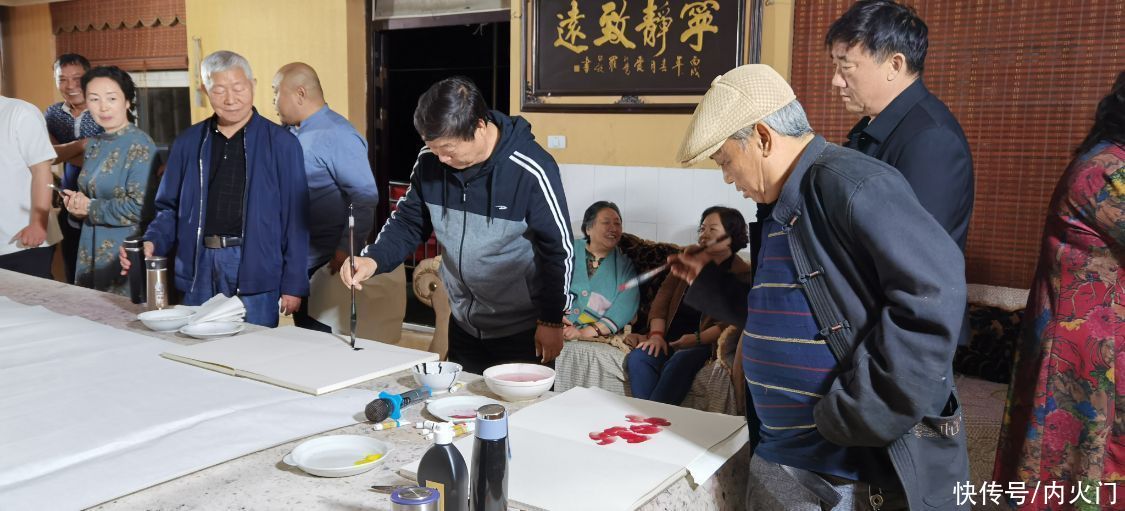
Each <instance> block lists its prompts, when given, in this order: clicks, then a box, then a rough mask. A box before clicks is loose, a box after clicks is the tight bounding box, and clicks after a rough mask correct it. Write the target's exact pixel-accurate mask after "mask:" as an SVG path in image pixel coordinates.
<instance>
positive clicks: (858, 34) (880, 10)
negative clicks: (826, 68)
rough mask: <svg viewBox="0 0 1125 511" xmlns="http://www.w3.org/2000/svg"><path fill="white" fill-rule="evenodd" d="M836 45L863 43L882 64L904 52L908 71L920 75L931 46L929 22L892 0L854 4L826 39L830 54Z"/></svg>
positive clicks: (830, 29) (831, 29) (870, 0)
mask: <svg viewBox="0 0 1125 511" xmlns="http://www.w3.org/2000/svg"><path fill="white" fill-rule="evenodd" d="M836 43H846V44H847V45H848V47H849V48H851V47H852V46H855V45H857V44H862V45H863V48H864V49H866V50H867V52H868V53H870V54H871V55H872V56H874V57H875V60H876V61H878V62H883V61H884V60H886V59H887V57H890V56H891V55H894V54H895V53H901V54H903V55H905V56H906V67H907V69H908V70H909V71H911V72H912V73H914V74H919V75H920V74H922V69H923V68H924V67H925V64H926V50H927V49H928V48H929V46H930V43H929V29H928V28H926V22H924V21H922V18H919V17H918V13H917V12H916V11H915V10H914V8H913V7H910V6H909V5H903V4H900V3H898V2H894V1H892V0H860V1H858V2H856V3H854V4H852V6H851V8H849V9H848V10H847V12H845V13H844V14H843V16H840V18H839V19H837V20H836V21H834V22H832V26H831V27H829V28H828V34H827V35H825V36H824V46H825V47H827V48H828V50H829V51H831V50H832V45H834V44H836Z"/></svg>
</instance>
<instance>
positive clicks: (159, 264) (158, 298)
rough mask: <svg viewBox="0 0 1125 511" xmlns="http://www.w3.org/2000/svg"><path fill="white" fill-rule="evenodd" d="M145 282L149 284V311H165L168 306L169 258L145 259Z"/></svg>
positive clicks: (152, 257)
mask: <svg viewBox="0 0 1125 511" xmlns="http://www.w3.org/2000/svg"><path fill="white" fill-rule="evenodd" d="M145 280H146V281H147V282H148V292H147V295H148V296H147V298H148V309H149V310H155V309H163V308H165V307H167V306H168V293H169V292H170V291H171V290H170V289H169V288H168V286H169V283H168V258H166V257H160V256H149V257H146V258H145Z"/></svg>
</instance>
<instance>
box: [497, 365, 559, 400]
mask: <svg viewBox="0 0 1125 511" xmlns="http://www.w3.org/2000/svg"><path fill="white" fill-rule="evenodd" d="M484 383H485V385H488V389H489V390H491V391H493V392H495V393H496V395H498V396H500V397H501V398H503V399H504V400H506V401H526V400H529V399H535V398H537V397H539V396H542V395H543V393H544V392H547V391H548V390H550V389H551V385H554V384H555V370H554V369H551V368H550V367H547V366H541V365H537V364H501V365H498V366H492V367H489V368H488V369H485V370H484Z"/></svg>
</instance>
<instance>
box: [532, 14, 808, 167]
mask: <svg viewBox="0 0 1125 511" xmlns="http://www.w3.org/2000/svg"><path fill="white" fill-rule="evenodd" d="M522 6H523V3H522V2H519V1H513V2H512V26H511V30H512V39H511V40H512V53H511V56H512V79H511V87H512V89H511V90H512V96H511V104H512V112H513V114H519V105H520V96H521V94H522V91H523V84H522V83H521V81H520V72H521V63H520V45H521V44H522V30H523V25H522V16H523V13H522ZM762 26H763V30H762V63H764V64H769V65H771V66H773V67H774V68H775V69H777V70H778V71H779V72H781V74H782V75H783V76H785V77H787V78H788V76H789V61H790V53H791V52H790V47H791V41H792V33H793V1H792V0H773V1H771V2H766V6H765V13H764V19H763V20H762ZM520 115H523V116H524V117H525V118H527V120H528V121H529V122H530V123H531V125H532V129H533V132H534V133H535V137H536V138H537V139H538V140H540V141H541V143H543V144H544V145H546V142H545V141H546V139H547V136H548V135H564V136H566V144H567V146H566V149H561V150H558V149H551V150H550V152H551V154H552V155H553V156H554V157H555V159H556V160H557V161H558V162H559V163H583V164H597V165H621V166H636V167H678V166H679V163H678V162H676V150H677V149H678V148H679V147H680V140H681V139H682V138H683V135H684V131H685V130H686V129H687V125H688V122H689V120H690V119H691V115H690V114H569V113H525V114H520ZM702 166H704V167H713V165H710V164H709V163H707V164H704V165H702Z"/></svg>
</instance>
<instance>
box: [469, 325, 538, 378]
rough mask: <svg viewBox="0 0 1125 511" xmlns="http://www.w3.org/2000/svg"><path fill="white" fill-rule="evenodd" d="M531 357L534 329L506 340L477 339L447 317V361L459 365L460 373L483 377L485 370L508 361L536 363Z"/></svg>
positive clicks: (533, 352)
mask: <svg viewBox="0 0 1125 511" xmlns="http://www.w3.org/2000/svg"><path fill="white" fill-rule="evenodd" d="M539 360H540V358H539V357H537V356H535V329H534V328H532V329H531V330H527V331H524V332H520V333H517V334H514V335H509V336H507V337H494V338H491V339H480V338H477V337H474V336H473V335H472V334H470V333H468V332H466V331H465V329H463V328H461V326H460V325H458V324H457V320H455V319H453V318H449V361H450V362H456V363H458V364H461V368H462V370H464V371H467V372H470V373H473V374H483V373H484V370H485V369H488V368H489V367H492V366H494V365H500V364H507V363H509V362H525V363H528V364H538V363H539Z"/></svg>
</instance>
